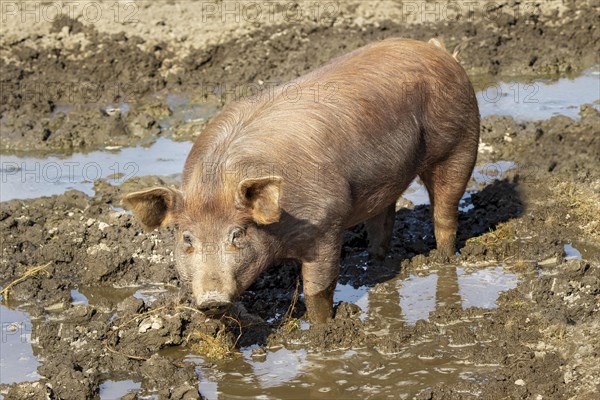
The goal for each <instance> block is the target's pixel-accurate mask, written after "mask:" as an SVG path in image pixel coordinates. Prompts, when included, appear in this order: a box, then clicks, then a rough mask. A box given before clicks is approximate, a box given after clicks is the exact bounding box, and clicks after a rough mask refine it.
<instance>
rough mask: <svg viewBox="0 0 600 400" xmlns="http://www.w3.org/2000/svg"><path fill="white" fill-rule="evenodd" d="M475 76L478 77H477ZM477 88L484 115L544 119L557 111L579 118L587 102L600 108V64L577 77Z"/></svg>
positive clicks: (486, 85) (487, 85)
mask: <svg viewBox="0 0 600 400" xmlns="http://www.w3.org/2000/svg"><path fill="white" fill-rule="evenodd" d="M475 80H477V79H476V78H475ZM482 86H484V88H483V89H482V90H480V91H479V92H477V100H478V102H479V111H480V113H481V116H482V117H486V116H488V115H508V116H512V117H513V118H515V119H516V120H520V121H524V120H541V119H547V118H550V117H552V116H555V115H566V116H567V117H570V118H573V119H578V118H579V108H580V106H582V105H583V104H592V103H594V102H596V103H595V104H594V107H595V108H596V109H599V110H600V104H598V103H597V101H598V99H600V66H596V67H594V68H591V69H589V70H587V71H585V72H584V73H583V74H582V75H580V76H578V77H576V78H562V79H558V80H550V79H546V80H535V81H532V82H528V83H527V82H526V83H523V82H522V81H521V82H518V81H513V82H499V83H491V84H484V85H482Z"/></svg>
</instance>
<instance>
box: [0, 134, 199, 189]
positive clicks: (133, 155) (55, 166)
mask: <svg viewBox="0 0 600 400" xmlns="http://www.w3.org/2000/svg"><path fill="white" fill-rule="evenodd" d="M191 148H192V143H190V142H174V141H172V140H169V139H165V138H159V139H158V140H157V141H156V142H155V143H154V144H152V145H151V146H149V147H143V146H138V147H127V148H122V149H119V150H111V151H94V152H91V153H87V154H83V153H76V154H73V155H71V156H68V157H58V156H50V157H45V158H38V157H21V156H15V155H2V163H1V164H2V165H1V168H0V179H1V182H2V191H1V192H0V201H7V200H11V199H29V198H36V197H41V196H51V195H54V194H61V193H64V192H65V191H66V190H70V189H77V190H80V191H82V192H84V193H86V194H88V195H93V194H94V190H93V185H94V181H95V180H97V179H100V178H107V177H109V176H114V177H116V178H114V179H109V180H108V181H109V182H110V183H111V184H120V183H123V182H124V181H125V180H127V179H129V178H131V177H134V176H144V175H158V176H174V175H178V174H180V173H181V171H182V170H183V164H184V162H185V159H186V157H187V155H188V153H189V151H190V149H191Z"/></svg>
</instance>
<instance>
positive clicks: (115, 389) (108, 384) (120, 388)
mask: <svg viewBox="0 0 600 400" xmlns="http://www.w3.org/2000/svg"><path fill="white" fill-rule="evenodd" d="M141 388H142V384H141V383H140V382H134V381H131V380H127V381H104V382H103V383H101V384H100V387H99V395H100V400H114V399H120V398H121V397H123V396H125V395H126V394H128V393H131V392H138V391H139V390H140V389H141Z"/></svg>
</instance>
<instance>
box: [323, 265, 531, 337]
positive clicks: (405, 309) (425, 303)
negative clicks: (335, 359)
mask: <svg viewBox="0 0 600 400" xmlns="http://www.w3.org/2000/svg"><path fill="white" fill-rule="evenodd" d="M518 282H519V278H518V276H517V275H515V274H513V273H511V272H508V271H505V270H504V269H503V268H501V267H488V268H482V269H471V268H468V269H467V268H464V267H456V268H452V267H449V268H442V269H440V270H437V271H435V270H432V271H430V272H428V273H427V274H424V275H415V274H410V275H409V276H408V277H407V278H404V279H399V280H398V281H397V282H396V284H395V287H396V291H395V292H393V293H389V292H388V293H383V294H382V293H373V292H372V291H369V288H367V287H366V286H361V287H359V288H354V287H352V286H351V285H341V284H338V285H337V288H336V291H335V294H334V301H341V300H343V301H347V302H350V303H354V304H356V305H358V306H359V307H360V308H361V310H362V311H363V314H362V315H361V318H363V319H364V318H369V319H371V320H380V321H384V323H383V325H387V326H386V327H384V331H383V332H385V331H386V330H387V329H392V328H393V326H397V325H398V324H408V325H414V324H415V323H416V322H417V321H418V320H421V319H422V320H427V319H429V314H430V313H431V312H433V311H435V310H436V309H438V308H440V307H446V306H450V305H460V306H461V307H462V308H463V309H467V308H469V307H479V308H485V309H493V308H496V307H497V305H496V301H497V300H498V296H499V295H500V293H501V292H505V291H507V290H510V289H513V288H515V287H516V286H517V283H518Z"/></svg>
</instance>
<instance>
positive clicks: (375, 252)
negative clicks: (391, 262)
mask: <svg viewBox="0 0 600 400" xmlns="http://www.w3.org/2000/svg"><path fill="white" fill-rule="evenodd" d="M395 218H396V204H395V203H392V204H390V205H389V206H387V208H386V209H385V210H383V212H381V213H379V214H377V215H375V216H374V217H372V218H370V219H368V220H367V221H365V228H366V229H367V235H368V238H369V255H370V256H371V257H372V258H374V259H376V260H378V261H381V260H384V259H385V256H386V255H387V253H388V251H389V250H390V242H391V241H392V235H393V233H394V221H395Z"/></svg>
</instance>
